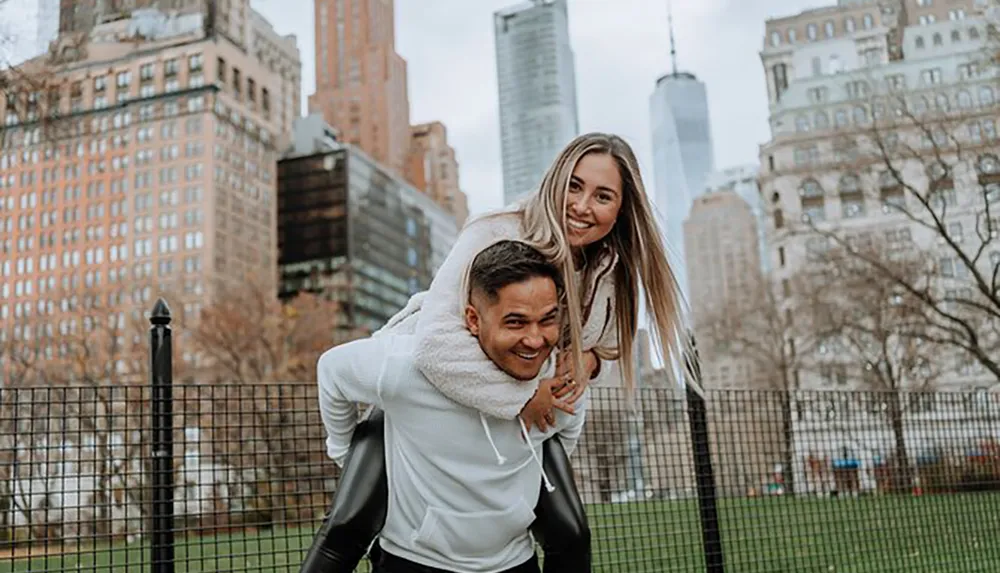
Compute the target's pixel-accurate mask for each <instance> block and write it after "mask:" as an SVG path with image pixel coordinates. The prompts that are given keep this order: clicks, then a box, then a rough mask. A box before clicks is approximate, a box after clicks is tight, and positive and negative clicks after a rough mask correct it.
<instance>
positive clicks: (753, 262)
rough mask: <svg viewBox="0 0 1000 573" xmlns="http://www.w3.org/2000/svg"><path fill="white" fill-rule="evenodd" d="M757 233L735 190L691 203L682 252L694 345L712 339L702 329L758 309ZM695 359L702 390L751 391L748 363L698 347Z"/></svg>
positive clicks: (760, 277) (747, 207) (761, 282)
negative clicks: (686, 267)
mask: <svg viewBox="0 0 1000 573" xmlns="http://www.w3.org/2000/svg"><path fill="white" fill-rule="evenodd" d="M757 229H758V227H757V217H756V216H755V215H754V212H753V209H751V207H750V205H749V204H748V203H747V202H746V201H745V200H744V199H743V198H742V197H741V196H740V195H739V194H737V192H736V191H735V190H732V189H723V190H719V191H713V192H711V193H706V194H704V195H702V196H700V197H698V198H697V199H695V200H694V203H693V204H692V206H691V213H690V215H688V218H687V220H686V221H685V222H684V246H685V248H686V252H685V258H686V260H687V261H688V264H689V274H688V279H689V281H690V286H691V314H692V319H693V322H694V327H695V336H696V338H697V339H698V340H706V341H707V340H710V339H711V336H710V335H709V334H708V333H707V332H702V331H704V329H711V328H713V327H716V326H717V323H718V322H719V321H720V320H722V319H724V318H726V317H731V316H739V315H740V314H743V313H744V312H746V311H749V310H751V309H753V308H754V307H756V306H757V305H759V304H760V303H761V300H759V299H760V295H761V293H762V290H761V289H762V288H763V285H764V275H763V272H762V270H761V269H762V265H761V261H760V245H759V242H758V241H759V238H758V237H759V235H758V230H757ZM699 354H700V355H701V358H702V378H703V384H704V386H705V388H710V389H731V388H748V387H754V381H755V379H754V372H753V365H752V363H750V362H749V361H740V360H738V359H734V358H731V357H726V356H723V355H718V354H716V353H714V351H713V348H712V347H711V345H706V346H704V347H701V348H700V349H699Z"/></svg>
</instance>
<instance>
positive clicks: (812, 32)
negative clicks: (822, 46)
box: [806, 24, 816, 41]
mask: <svg viewBox="0 0 1000 573" xmlns="http://www.w3.org/2000/svg"><path fill="white" fill-rule="evenodd" d="M806 37H808V38H809V41H815V40H816V24H809V25H808V26H806Z"/></svg>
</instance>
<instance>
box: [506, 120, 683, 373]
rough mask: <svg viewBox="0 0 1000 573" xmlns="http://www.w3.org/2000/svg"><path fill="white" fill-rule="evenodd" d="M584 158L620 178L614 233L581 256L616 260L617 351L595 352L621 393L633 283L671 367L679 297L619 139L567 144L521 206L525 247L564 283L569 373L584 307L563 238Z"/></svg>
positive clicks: (678, 350) (677, 345)
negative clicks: (598, 159) (611, 255)
mask: <svg viewBox="0 0 1000 573" xmlns="http://www.w3.org/2000/svg"><path fill="white" fill-rule="evenodd" d="M589 153H602V154H606V155H610V156H611V157H613V158H614V159H615V161H616V162H617V163H618V171H619V173H620V174H621V178H622V205H621V210H620V211H619V212H618V219H617V220H616V221H615V225H614V227H613V228H612V229H611V232H610V233H608V236H607V237H605V238H604V239H602V240H601V241H600V242H599V243H598V244H596V245H590V246H588V247H587V249H585V251H586V252H588V253H592V252H595V251H597V250H598V249H599V248H600V247H601V246H602V244H607V245H610V246H611V247H612V248H613V249H614V250H615V252H616V253H617V255H618V264H617V265H616V268H615V275H614V277H615V318H616V319H617V323H618V348H617V351H616V352H607V351H606V349H595V351H596V353H597V354H598V356H599V357H600V358H601V359H602V360H613V359H618V362H619V366H620V368H621V370H622V374H623V377H624V379H625V387H626V388H628V389H629V390H632V389H634V388H635V367H634V363H633V360H632V357H633V353H632V345H633V343H634V341H635V335H636V329H637V328H638V314H639V306H638V301H639V285H640V280H641V284H642V285H643V287H644V290H645V294H646V307H647V308H648V309H649V310H650V311H651V312H652V317H653V322H654V324H655V329H656V333H655V334H656V337H657V339H658V340H659V343H660V345H661V348H662V350H663V358H664V360H665V361H666V363H667V364H670V361H671V359H674V360H676V361H677V362H676V363H677V364H683V360H684V354H685V352H686V351H687V349H688V348H689V344H690V343H689V337H688V335H687V329H686V327H685V326H684V320H685V318H684V317H685V314H686V313H685V310H684V308H685V306H684V300H683V295H682V294H681V289H680V288H679V284H678V282H677V278H676V276H675V275H674V272H673V269H671V267H670V264H669V263H668V261H667V254H666V249H665V247H664V243H663V238H662V236H661V235H660V232H659V229H658V227H657V224H656V219H655V217H654V215H653V209H652V207H651V206H650V203H649V199H648V197H647V196H646V190H645V187H644V186H643V183H642V176H641V175H640V174H639V164H638V161H636V158H635V153H633V152H632V148H631V147H630V146H629V145H628V143H626V142H625V141H624V140H623V139H622V138H620V137H618V136H616V135H611V134H604V133H588V134H584V135H581V136H579V137H577V138H576V139H574V140H573V141H571V142H570V143H569V144H568V145H566V147H565V148H564V149H563V150H562V151H561V152H560V153H559V156H558V157H556V159H555V161H554V162H553V163H552V165H551V166H550V167H549V169H548V171H546V173H545V177H544V178H543V179H542V183H541V186H540V187H539V190H538V192H537V193H535V194H533V195H532V196H531V197H530V198H528V199H526V200H525V202H524V204H523V212H522V226H523V230H524V236H525V240H526V241H527V242H529V243H531V244H533V245H534V246H535V247H537V248H538V249H539V250H541V251H542V252H543V253H544V254H545V255H546V256H548V257H549V258H550V260H552V261H554V262H555V263H556V264H557V265H559V267H560V270H561V271H562V273H563V276H564V277H565V292H564V301H565V303H566V304H565V308H566V311H567V312H566V314H565V316H566V323H567V330H568V333H569V335H570V336H569V338H570V351H571V353H572V359H573V361H574V363H575V364H576V371H577V372H582V371H583V369H582V367H581V366H582V364H583V351H582V348H581V339H582V333H583V317H582V314H583V308H582V302H581V293H580V283H579V282H578V280H577V276H576V270H577V267H576V264H575V262H574V257H573V253H572V251H571V249H570V246H569V242H568V241H567V239H566V208H567V196H568V193H567V190H568V188H569V181H570V177H571V175H572V174H573V170H574V169H575V168H576V164H577V162H578V161H580V159H581V158H582V157H583V156H584V155H587V154H589ZM585 272H589V269H588V270H586V271H585Z"/></svg>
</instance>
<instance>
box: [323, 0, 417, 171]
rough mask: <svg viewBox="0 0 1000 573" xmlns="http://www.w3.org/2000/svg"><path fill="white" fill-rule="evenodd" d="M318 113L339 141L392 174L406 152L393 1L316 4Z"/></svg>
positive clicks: (406, 110)
mask: <svg viewBox="0 0 1000 573" xmlns="http://www.w3.org/2000/svg"><path fill="white" fill-rule="evenodd" d="M315 11H316V15H315V27H316V43H315V49H316V92H315V93H314V94H312V95H311V96H309V111H310V113H312V112H319V113H321V114H322V115H323V119H324V120H325V121H326V122H327V123H329V124H330V125H331V126H333V127H334V128H335V129H337V131H338V132H339V136H340V138H341V139H342V140H343V141H346V142H348V143H351V144H353V145H356V146H358V147H359V148H361V149H362V150H363V151H364V152H365V153H367V154H368V155H371V156H372V157H373V158H375V160H376V161H378V162H380V163H382V164H384V165H386V166H387V167H389V168H390V169H391V170H393V171H394V172H395V173H397V174H402V173H403V172H404V169H405V164H406V157H407V154H408V153H409V150H410V104H409V97H408V95H407V91H406V60H404V59H403V58H402V57H400V55H399V54H397V53H396V41H395V30H396V29H395V22H394V20H393V13H394V2H393V0H380V1H378V2H371V1H367V0H315Z"/></svg>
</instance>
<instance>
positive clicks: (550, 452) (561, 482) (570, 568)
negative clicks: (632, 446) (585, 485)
mask: <svg viewBox="0 0 1000 573" xmlns="http://www.w3.org/2000/svg"><path fill="white" fill-rule="evenodd" d="M542 467H544V468H545V474H546V475H547V476H548V477H549V481H551V482H552V485H554V486H555V491H553V492H551V493H550V492H548V491H546V490H545V488H544V487H542V493H541V495H540V496H539V498H538V506H537V507H536V508H535V516H536V519H535V522H534V523H533V524H532V525H531V531H532V533H533V534H534V535H535V538H536V539H538V541H539V542H540V543H541V545H542V551H544V553H545V564H544V572H545V573H586V572H589V571H590V567H591V557H590V526H589V525H588V524H587V514H586V512H585V511H584V509H583V501H582V500H581V499H580V493H579V492H578V491H577V489H576V482H575V481H574V480H573V467H572V466H571V465H570V463H569V456H567V455H566V450H564V449H563V446H562V442H560V441H559V438H558V437H552V438H549V439H547V440H545V441H544V442H543V443H542Z"/></svg>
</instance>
